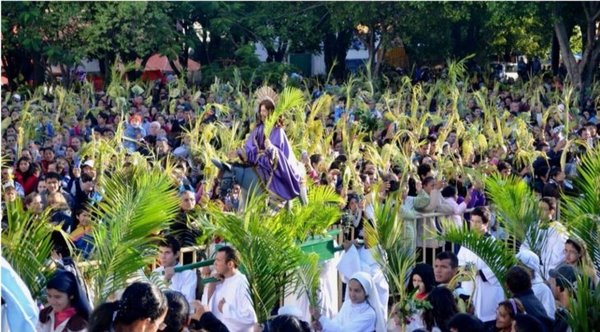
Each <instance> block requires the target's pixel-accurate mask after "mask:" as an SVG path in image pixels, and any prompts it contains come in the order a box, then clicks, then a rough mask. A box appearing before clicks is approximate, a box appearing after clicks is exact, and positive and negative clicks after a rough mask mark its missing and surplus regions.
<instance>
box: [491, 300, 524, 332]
mask: <svg viewBox="0 0 600 332" xmlns="http://www.w3.org/2000/svg"><path fill="white" fill-rule="evenodd" d="M523 313H525V308H524V307H523V304H522V303H521V301H519V300H518V299H514V298H510V299H508V300H506V301H503V302H500V303H498V309H496V331H498V332H510V331H512V326H513V321H514V320H515V317H516V316H517V314H523Z"/></svg>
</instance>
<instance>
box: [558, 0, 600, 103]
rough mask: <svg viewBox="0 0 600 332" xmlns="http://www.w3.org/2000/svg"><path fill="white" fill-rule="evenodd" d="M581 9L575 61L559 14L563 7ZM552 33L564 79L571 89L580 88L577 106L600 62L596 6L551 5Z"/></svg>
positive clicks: (598, 6)
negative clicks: (579, 45)
mask: <svg viewBox="0 0 600 332" xmlns="http://www.w3.org/2000/svg"><path fill="white" fill-rule="evenodd" d="M570 6H573V7H571V8H581V9H583V13H584V15H583V18H582V20H581V21H580V24H579V26H580V27H581V30H582V33H583V36H584V40H583V53H582V54H581V60H580V61H577V60H576V59H575V55H574V53H573V50H572V49H571V45H570V43H569V35H570V32H572V29H568V26H567V23H566V19H565V17H564V14H563V10H564V9H565V7H566V8H567V9H568V8H569V7H570ZM553 10H554V31H555V33H556V37H557V39H558V44H559V45H560V55H561V57H562V60H563V63H564V64H565V66H566V68H567V72H568V76H569V78H570V80H571V82H572V83H573V85H574V86H575V87H577V88H578V89H580V103H585V97H586V96H587V90H588V89H589V87H590V86H591V84H592V78H593V74H594V72H595V70H596V68H597V67H598V63H599V60H600V41H598V38H599V37H600V36H599V33H598V29H597V28H596V22H598V20H599V19H600V3H598V2H584V1H581V2H577V3H555V4H554V8H553Z"/></svg>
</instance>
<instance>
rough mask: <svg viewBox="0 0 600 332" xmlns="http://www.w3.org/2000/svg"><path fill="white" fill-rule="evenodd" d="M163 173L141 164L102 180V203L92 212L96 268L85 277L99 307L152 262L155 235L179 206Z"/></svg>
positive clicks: (120, 170)
mask: <svg viewBox="0 0 600 332" xmlns="http://www.w3.org/2000/svg"><path fill="white" fill-rule="evenodd" d="M167 174H168V172H164V170H161V169H160V168H159V167H158V166H154V167H152V168H149V167H148V165H147V164H146V163H144V162H142V161H140V163H139V164H135V165H132V166H130V167H129V168H121V169H119V170H116V171H115V172H113V173H112V175H111V176H110V177H104V178H103V180H102V181H101V183H100V186H101V187H102V189H103V199H102V201H101V202H100V203H99V204H98V205H97V206H95V207H94V208H93V211H94V214H92V215H93V219H92V222H93V223H94V230H93V233H92V237H93V238H94V250H93V252H92V256H91V259H92V260H96V261H97V262H98V266H97V268H95V269H93V270H91V271H90V275H89V277H90V279H91V280H92V289H93V291H94V294H95V295H96V297H95V298H96V302H97V303H102V302H103V301H105V300H106V299H107V298H108V297H109V296H110V295H111V294H112V293H114V292H115V291H117V290H119V289H122V288H123V287H124V286H125V285H126V282H127V279H128V278H130V277H131V276H132V275H133V274H134V273H135V272H137V271H139V270H141V269H143V268H144V267H145V266H147V265H149V264H151V263H152V261H153V260H154V259H155V257H156V251H155V250H154V249H155V245H156V241H157V239H158V233H159V232H160V231H161V230H163V229H165V228H167V227H168V222H169V221H170V220H172V219H173V218H174V217H175V214H176V212H177V207H178V203H179V200H178V198H177V196H176V193H175V191H174V190H173V189H172V187H171V183H172V181H171V179H170V178H169V176H168V175H167Z"/></svg>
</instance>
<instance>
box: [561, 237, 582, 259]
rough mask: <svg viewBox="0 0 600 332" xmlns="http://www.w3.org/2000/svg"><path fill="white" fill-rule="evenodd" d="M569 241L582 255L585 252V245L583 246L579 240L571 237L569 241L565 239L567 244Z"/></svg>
mask: <svg viewBox="0 0 600 332" xmlns="http://www.w3.org/2000/svg"><path fill="white" fill-rule="evenodd" d="M567 243H568V244H570V245H572V246H573V247H574V248H575V250H577V252H578V253H579V254H580V255H583V254H584V252H583V247H582V246H581V244H580V243H579V242H578V241H577V240H575V239H573V238H569V239H567V241H565V244H567ZM580 259H581V258H580Z"/></svg>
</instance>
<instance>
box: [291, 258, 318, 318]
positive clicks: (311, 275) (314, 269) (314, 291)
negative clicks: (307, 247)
mask: <svg viewBox="0 0 600 332" xmlns="http://www.w3.org/2000/svg"><path fill="white" fill-rule="evenodd" d="M297 274H298V286H299V288H300V289H301V290H302V292H303V293H305V294H306V296H307V298H308V303H309V304H310V306H311V307H313V308H318V307H319V294H318V291H319V277H320V275H321V268H320V266H319V255H318V254H317V253H314V252H313V253H310V254H308V255H307V257H306V263H305V264H304V265H302V266H301V267H300V268H299V269H298V270H297ZM297 291H298V290H296V293H297Z"/></svg>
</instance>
